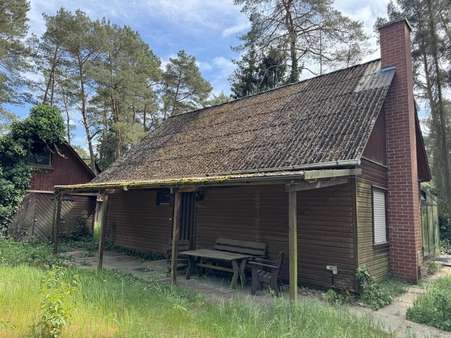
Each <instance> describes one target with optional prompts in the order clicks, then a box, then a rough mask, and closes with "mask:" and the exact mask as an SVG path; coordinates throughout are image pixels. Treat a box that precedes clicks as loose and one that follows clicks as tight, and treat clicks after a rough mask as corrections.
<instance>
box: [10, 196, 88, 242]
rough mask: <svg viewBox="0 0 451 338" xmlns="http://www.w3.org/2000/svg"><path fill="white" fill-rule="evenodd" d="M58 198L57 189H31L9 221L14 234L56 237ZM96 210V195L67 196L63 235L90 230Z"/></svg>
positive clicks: (45, 238) (63, 206)
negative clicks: (55, 210) (54, 211)
mask: <svg viewBox="0 0 451 338" xmlns="http://www.w3.org/2000/svg"><path fill="white" fill-rule="evenodd" d="M54 198H55V195H54V194H53V193H39V192H29V193H27V194H26V195H25V197H24V199H23V201H22V203H21V204H20V206H19V209H18V211H17V212H16V215H15V218H14V219H13V221H12V222H11V224H10V225H9V229H8V231H9V234H10V236H12V237H13V238H16V239H24V238H28V237H38V238H40V239H42V240H50V239H52V226H53V208H54ZM94 210H95V198H94V197H90V196H71V195H67V196H64V198H63V200H62V203H61V221H60V229H59V233H60V235H62V236H70V235H72V234H77V233H80V232H88V233H90V232H91V231H92V225H93V221H94Z"/></svg>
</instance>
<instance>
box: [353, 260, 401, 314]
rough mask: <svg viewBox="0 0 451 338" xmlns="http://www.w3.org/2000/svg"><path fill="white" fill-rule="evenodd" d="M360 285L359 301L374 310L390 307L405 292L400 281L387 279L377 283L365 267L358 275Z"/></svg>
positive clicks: (360, 269)
mask: <svg viewBox="0 0 451 338" xmlns="http://www.w3.org/2000/svg"><path fill="white" fill-rule="evenodd" d="M356 278H357V282H358V285H359V300H360V301H361V302H363V303H364V304H366V305H368V306H369V307H370V308H372V309H373V310H378V309H380V308H382V307H384V306H387V305H390V304H391V303H392V302H393V299H394V298H395V297H396V296H398V295H400V294H402V293H403V292H405V285H404V284H403V283H401V282H400V281H397V280H394V279H390V278H387V279H385V280H384V281H382V282H380V283H377V282H376V281H374V279H373V277H372V276H371V275H370V273H369V272H368V269H367V268H366V267H365V266H363V267H361V268H359V270H358V272H357V274H356Z"/></svg>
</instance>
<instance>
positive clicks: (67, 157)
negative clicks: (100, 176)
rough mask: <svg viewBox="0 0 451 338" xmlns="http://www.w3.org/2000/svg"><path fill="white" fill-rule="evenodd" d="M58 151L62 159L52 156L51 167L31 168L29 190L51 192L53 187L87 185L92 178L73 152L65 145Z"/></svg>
mask: <svg viewBox="0 0 451 338" xmlns="http://www.w3.org/2000/svg"><path fill="white" fill-rule="evenodd" d="M60 150H61V153H62V154H63V155H64V157H61V156H60V155H58V154H56V153H55V154H52V165H51V167H49V168H47V167H45V168H33V172H32V176H31V182H30V190H41V191H53V187H54V186H55V185H62V184H78V183H87V182H89V181H91V180H92V179H93V178H94V176H93V173H92V172H91V171H89V169H87V168H86V165H84V164H83V163H82V160H81V159H80V158H78V157H77V155H75V154H74V151H73V150H71V149H69V147H68V146H66V145H62V146H61V149H60Z"/></svg>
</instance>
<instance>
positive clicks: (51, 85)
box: [42, 46, 59, 105]
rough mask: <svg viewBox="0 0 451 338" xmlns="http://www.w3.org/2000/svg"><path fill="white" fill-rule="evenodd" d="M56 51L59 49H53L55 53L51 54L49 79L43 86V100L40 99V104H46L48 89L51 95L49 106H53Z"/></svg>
mask: <svg viewBox="0 0 451 338" xmlns="http://www.w3.org/2000/svg"><path fill="white" fill-rule="evenodd" d="M58 49H59V47H58V46H56V47H55V52H54V53H53V57H52V61H51V62H52V65H51V67H50V73H49V78H48V80H47V85H46V86H45V91H44V98H43V99H42V103H47V100H48V95H49V90H50V88H51V89H52V93H51V97H52V99H51V101H52V102H51V105H53V91H54V89H55V70H56V64H57V59H58Z"/></svg>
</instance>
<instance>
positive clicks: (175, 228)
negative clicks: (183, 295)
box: [171, 191, 182, 285]
mask: <svg viewBox="0 0 451 338" xmlns="http://www.w3.org/2000/svg"><path fill="white" fill-rule="evenodd" d="M181 204H182V193H181V192H180V191H176V192H175V196H174V213H173V215H172V245H171V281H172V284H174V285H175V284H176V283H177V240H178V238H179V233H180V206H181Z"/></svg>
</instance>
